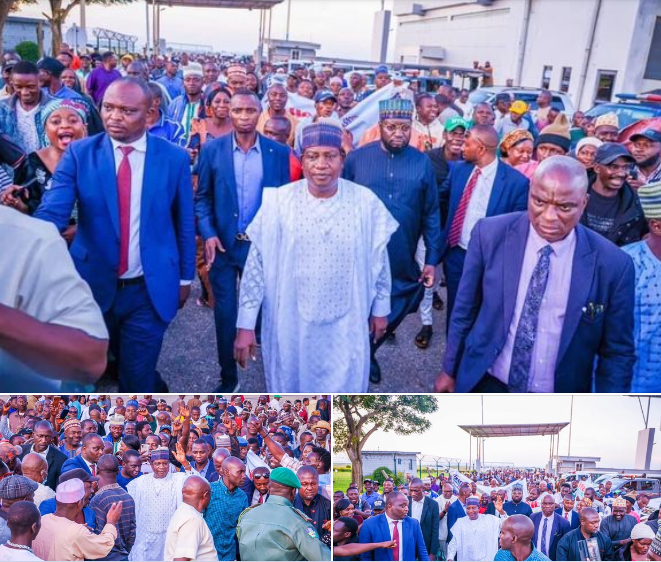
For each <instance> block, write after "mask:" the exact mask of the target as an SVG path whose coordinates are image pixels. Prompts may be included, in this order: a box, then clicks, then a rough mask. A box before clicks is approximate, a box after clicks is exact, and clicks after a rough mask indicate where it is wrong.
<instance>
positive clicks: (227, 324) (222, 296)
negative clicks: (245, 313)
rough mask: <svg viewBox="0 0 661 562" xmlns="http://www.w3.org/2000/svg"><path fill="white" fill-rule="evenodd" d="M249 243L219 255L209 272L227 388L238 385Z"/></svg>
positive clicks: (219, 350) (236, 245)
mask: <svg viewBox="0 0 661 562" xmlns="http://www.w3.org/2000/svg"><path fill="white" fill-rule="evenodd" d="M249 249H250V244H249V243H248V242H240V241H237V242H236V243H235V244H234V245H233V247H232V249H231V250H229V249H228V250H227V252H224V253H220V252H216V259H215V260H214V262H213V265H212V266H211V270H210V271H209V281H210V282H211V290H212V291H213V296H214V298H215V306H214V309H213V313H214V319H215V324H216V343H217V345H218V364H219V365H220V376H221V378H222V381H223V384H227V385H235V384H236V383H237V382H238V380H239V379H238V374H237V367H236V361H234V340H235V338H236V321H237V317H238V314H239V309H238V295H239V281H240V279H241V275H242V274H243V268H244V267H245V265H246V259H247V258H248V250H249Z"/></svg>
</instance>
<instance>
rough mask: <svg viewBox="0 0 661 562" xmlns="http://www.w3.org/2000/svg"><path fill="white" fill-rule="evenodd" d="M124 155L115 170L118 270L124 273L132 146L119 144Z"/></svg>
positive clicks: (129, 207) (126, 252) (125, 268)
mask: <svg viewBox="0 0 661 562" xmlns="http://www.w3.org/2000/svg"><path fill="white" fill-rule="evenodd" d="M119 150H121V151H122V154H123V155H124V157H123V158H122V161H121V162H120V164H119V169H118V170H117V195H118V199H119V271H118V276H119V277H121V276H122V275H124V274H125V273H126V272H127V271H128V268H129V238H130V233H131V231H130V229H131V163H130V162H129V154H131V152H133V147H132V146H120V147H119Z"/></svg>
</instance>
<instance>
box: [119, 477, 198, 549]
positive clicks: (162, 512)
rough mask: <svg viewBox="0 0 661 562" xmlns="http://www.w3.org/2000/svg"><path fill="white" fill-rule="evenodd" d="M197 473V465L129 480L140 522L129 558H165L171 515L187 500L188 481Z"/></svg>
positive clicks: (136, 518)
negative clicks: (185, 483) (159, 474)
mask: <svg viewBox="0 0 661 562" xmlns="http://www.w3.org/2000/svg"><path fill="white" fill-rule="evenodd" d="M194 474H197V472H196V471H195V470H194V469H191V470H190V471H187V472H176V473H168V475H167V476H166V477H165V478H154V475H153V474H144V475H142V476H140V478H136V479H135V480H131V481H130V482H129V483H128V484H127V486H126V489H127V491H128V493H129V494H130V495H131V497H132V498H133V500H134V501H135V522H136V528H135V543H134V545H133V548H132V549H131V552H130V553H129V560H163V555H164V550H165V540H166V532H167V530H168V525H169V524H170V519H171V518H172V516H173V515H174V512H175V511H176V510H177V508H178V507H179V506H180V505H181V504H182V503H183V497H182V489H183V487H184V482H185V481H186V479H187V478H188V477H189V476H191V475H194Z"/></svg>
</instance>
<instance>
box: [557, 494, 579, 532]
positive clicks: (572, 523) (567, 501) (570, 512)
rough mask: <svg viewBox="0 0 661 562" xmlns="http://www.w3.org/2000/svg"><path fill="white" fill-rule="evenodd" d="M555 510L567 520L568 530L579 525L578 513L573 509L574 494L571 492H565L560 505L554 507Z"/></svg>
mask: <svg viewBox="0 0 661 562" xmlns="http://www.w3.org/2000/svg"><path fill="white" fill-rule="evenodd" d="M555 512H556V513H557V514H558V515H560V517H562V518H563V519H564V520H566V521H568V522H569V527H570V530H572V531H573V530H574V529H578V528H579V527H580V526H581V518H580V516H579V514H578V513H577V512H576V511H574V496H572V495H571V494H567V495H566V496H565V497H564V498H563V499H562V507H559V508H558V509H556V510H555Z"/></svg>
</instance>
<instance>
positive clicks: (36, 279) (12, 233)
mask: <svg viewBox="0 0 661 562" xmlns="http://www.w3.org/2000/svg"><path fill="white" fill-rule="evenodd" d="M0 240H5V241H11V243H6V244H4V245H3V247H2V251H0V280H2V281H0V303H1V304H4V305H6V306H8V307H10V308H14V309H17V310H20V311H21V312H24V313H25V314H28V315H30V316H32V317H33V318H36V319H37V320H40V321H41V322H47V323H50V324H59V325H62V326H68V327H71V328H76V329H79V330H82V331H83V332H85V333H87V334H89V335H90V336H92V337H95V338H99V339H103V340H107V339H108V331H107V329H106V325H105V323H104V321H103V315H102V314H101V310H100V309H99V306H98V305H97V304H96V302H95V301H94V297H93V296H92V291H91V290H90V288H89V285H88V284H87V283H86V282H85V281H83V279H82V278H81V277H80V275H79V274H78V272H77V271H76V269H75V267H74V265H73V261H72V259H71V256H70V255H69V250H68V249H67V245H66V242H65V241H64V239H63V238H62V237H61V236H60V234H59V233H58V231H57V229H56V228H55V226H54V225H52V224H50V223H48V222H46V221H42V220H37V219H34V218H32V217H29V216H27V215H24V214H22V213H19V212H18V211H16V210H15V209H12V208H10V207H2V206H0ZM0 380H2V384H3V390H4V391H5V392H8V393H13V392H26V391H29V389H33V390H39V391H40V392H46V391H50V392H53V391H54V392H59V390H60V387H61V381H60V380H56V379H53V378H52V377H49V376H47V375H43V374H40V373H37V372H36V371H34V370H33V369H31V368H29V367H28V366H27V365H25V364H23V363H21V362H20V361H18V360H17V359H16V358H14V356H13V355H11V353H10V350H5V349H2V348H0Z"/></svg>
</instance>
